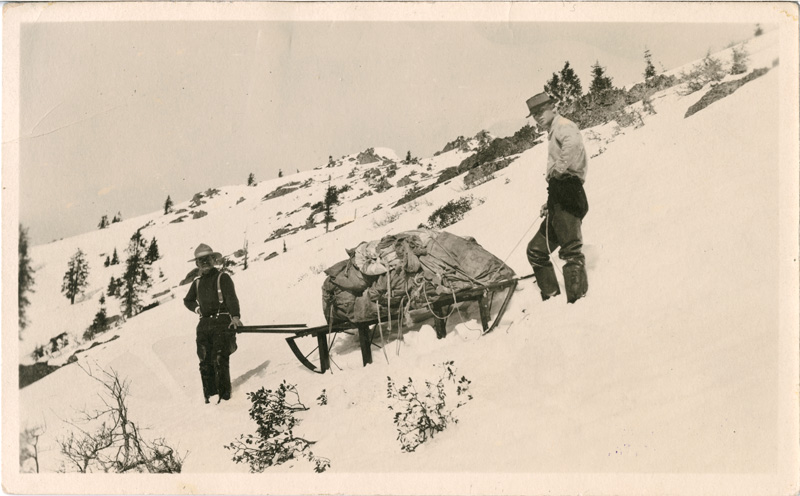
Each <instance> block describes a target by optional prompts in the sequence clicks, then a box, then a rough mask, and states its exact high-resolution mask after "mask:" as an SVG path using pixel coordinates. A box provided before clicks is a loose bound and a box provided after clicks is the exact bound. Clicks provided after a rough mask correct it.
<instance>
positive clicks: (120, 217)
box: [111, 212, 122, 224]
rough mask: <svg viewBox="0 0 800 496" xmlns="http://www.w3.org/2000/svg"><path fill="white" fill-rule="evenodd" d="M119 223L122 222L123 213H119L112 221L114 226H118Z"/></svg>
mask: <svg viewBox="0 0 800 496" xmlns="http://www.w3.org/2000/svg"><path fill="white" fill-rule="evenodd" d="M117 222H122V213H120V212H117V215H115V216H114V218H113V219H111V223H112V224H116V223H117Z"/></svg>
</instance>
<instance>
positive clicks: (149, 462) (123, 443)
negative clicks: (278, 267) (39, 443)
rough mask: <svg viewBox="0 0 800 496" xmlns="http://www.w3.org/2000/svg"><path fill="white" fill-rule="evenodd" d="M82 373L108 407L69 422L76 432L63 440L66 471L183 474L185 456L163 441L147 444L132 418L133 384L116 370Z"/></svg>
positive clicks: (85, 412)
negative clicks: (94, 384)
mask: <svg viewBox="0 0 800 496" xmlns="http://www.w3.org/2000/svg"><path fill="white" fill-rule="evenodd" d="M81 369H82V370H83V371H84V372H86V374H87V375H89V377H91V378H92V379H94V380H96V381H97V382H99V383H100V384H101V385H102V391H101V394H100V397H101V399H102V401H103V404H104V407H103V408H102V409H100V410H95V411H92V412H87V411H83V412H82V413H81V418H80V419H79V420H77V421H76V422H74V423H73V422H69V423H70V425H72V426H73V427H75V430H73V431H71V432H70V434H69V436H67V437H66V438H64V439H61V440H59V445H60V447H61V453H62V454H63V455H64V456H65V457H66V458H67V465H65V466H64V471H68V470H70V469H72V470H74V471H77V472H80V473H92V472H115V473H129V472H139V473H145V472H148V473H179V472H180V471H181V467H182V466H183V460H184V458H185V456H183V457H181V456H180V454H178V453H177V452H176V450H175V449H173V448H171V447H170V446H169V445H167V443H166V442H165V440H164V439H163V438H158V439H155V440H153V441H147V440H145V439H144V438H143V437H142V432H141V428H140V427H139V426H138V425H137V424H136V423H135V422H133V420H131V418H130V417H129V416H128V406H127V404H126V400H127V397H128V389H129V387H130V381H128V380H127V379H122V378H120V377H119V374H118V373H117V372H116V371H115V370H113V369H109V370H103V369H100V370H99V374H98V373H97V372H95V371H93V370H92V369H91V368H83V367H81ZM79 425H80V426H79ZM81 426H83V427H81Z"/></svg>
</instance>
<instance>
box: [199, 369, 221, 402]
mask: <svg viewBox="0 0 800 496" xmlns="http://www.w3.org/2000/svg"><path fill="white" fill-rule="evenodd" d="M200 379H201V380H202V381H203V396H205V397H206V403H208V398H210V397H211V396H214V395H215V394H217V380H216V377H215V373H214V366H213V364H211V363H208V362H205V361H204V362H201V363H200Z"/></svg>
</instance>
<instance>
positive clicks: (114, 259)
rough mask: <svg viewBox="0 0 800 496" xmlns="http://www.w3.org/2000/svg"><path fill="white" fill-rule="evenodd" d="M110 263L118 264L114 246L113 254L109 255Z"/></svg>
mask: <svg viewBox="0 0 800 496" xmlns="http://www.w3.org/2000/svg"><path fill="white" fill-rule="evenodd" d="M111 265H119V255H117V249H116V248H114V254H113V255H111Z"/></svg>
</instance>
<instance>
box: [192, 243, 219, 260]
mask: <svg viewBox="0 0 800 496" xmlns="http://www.w3.org/2000/svg"><path fill="white" fill-rule="evenodd" d="M209 255H211V256H212V257H214V258H215V259H217V258H220V257H222V254H221V253H219V252H216V251H214V250H212V249H211V247H210V246H208V245H207V244H205V243H200V244H199V245H197V248H195V249H194V258H193V259H191V260H189V261H190V262H194V261H195V260H197V259H198V258H203V257H207V256H209Z"/></svg>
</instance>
